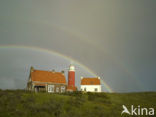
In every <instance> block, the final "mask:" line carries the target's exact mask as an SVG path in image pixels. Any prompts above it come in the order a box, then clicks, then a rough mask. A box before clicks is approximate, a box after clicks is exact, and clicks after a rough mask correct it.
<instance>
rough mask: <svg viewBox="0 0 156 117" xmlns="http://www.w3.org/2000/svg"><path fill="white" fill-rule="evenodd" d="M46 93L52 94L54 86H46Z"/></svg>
mask: <svg viewBox="0 0 156 117" xmlns="http://www.w3.org/2000/svg"><path fill="white" fill-rule="evenodd" d="M48 92H49V93H53V92H54V85H48Z"/></svg>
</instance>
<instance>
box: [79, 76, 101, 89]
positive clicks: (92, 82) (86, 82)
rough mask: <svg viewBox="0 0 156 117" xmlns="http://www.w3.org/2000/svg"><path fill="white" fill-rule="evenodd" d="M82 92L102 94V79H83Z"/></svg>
mask: <svg viewBox="0 0 156 117" xmlns="http://www.w3.org/2000/svg"><path fill="white" fill-rule="evenodd" d="M81 91H86V92H101V83H100V77H97V78H83V77H81Z"/></svg>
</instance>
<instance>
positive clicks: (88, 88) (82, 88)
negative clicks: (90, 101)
mask: <svg viewBox="0 0 156 117" xmlns="http://www.w3.org/2000/svg"><path fill="white" fill-rule="evenodd" d="M85 88H86V91H87V92H95V88H97V92H101V85H81V90H82V91H84V89H85Z"/></svg>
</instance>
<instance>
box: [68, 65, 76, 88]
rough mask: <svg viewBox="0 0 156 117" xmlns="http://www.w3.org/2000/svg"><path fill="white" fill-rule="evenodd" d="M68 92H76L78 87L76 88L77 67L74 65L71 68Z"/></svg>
mask: <svg viewBox="0 0 156 117" xmlns="http://www.w3.org/2000/svg"><path fill="white" fill-rule="evenodd" d="M67 91H76V87H75V67H74V65H70V66H69V70H68V87H67Z"/></svg>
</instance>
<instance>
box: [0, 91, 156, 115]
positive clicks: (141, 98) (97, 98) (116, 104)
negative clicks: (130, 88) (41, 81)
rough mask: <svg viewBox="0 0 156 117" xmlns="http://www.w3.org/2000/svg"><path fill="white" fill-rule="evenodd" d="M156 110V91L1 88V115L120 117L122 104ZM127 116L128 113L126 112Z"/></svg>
mask: <svg viewBox="0 0 156 117" xmlns="http://www.w3.org/2000/svg"><path fill="white" fill-rule="evenodd" d="M123 104H124V105H126V106H127V107H128V108H130V106H131V105H135V106H138V105H140V106H141V107H146V108H150V107H152V108H155V109H156V93H155V92H144V93H121V94H119V93H85V94H82V93H81V92H75V93H64V94H48V93H32V92H26V91H22V90H14V91H11V90H5V91H3V90H0V117H120V116H121V111H122V105H123ZM123 116H127V115H123Z"/></svg>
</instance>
